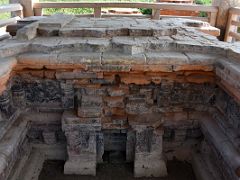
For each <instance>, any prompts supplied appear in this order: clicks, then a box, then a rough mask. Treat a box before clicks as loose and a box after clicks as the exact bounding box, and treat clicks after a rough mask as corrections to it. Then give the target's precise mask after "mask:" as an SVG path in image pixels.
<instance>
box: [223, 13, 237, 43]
mask: <svg viewBox="0 0 240 180" xmlns="http://www.w3.org/2000/svg"><path fill="white" fill-rule="evenodd" d="M237 17H238V16H237V15H234V14H233V13H231V12H230V13H229V15H228V22H227V27H226V32H225V36H224V41H226V42H232V39H233V38H232V36H230V33H231V32H235V31H236V28H237V27H236V26H233V25H232V21H236V20H237Z"/></svg>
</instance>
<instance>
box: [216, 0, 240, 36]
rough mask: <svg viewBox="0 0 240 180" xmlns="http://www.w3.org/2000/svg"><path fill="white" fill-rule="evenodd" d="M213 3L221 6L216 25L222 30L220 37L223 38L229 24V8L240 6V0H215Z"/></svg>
mask: <svg viewBox="0 0 240 180" xmlns="http://www.w3.org/2000/svg"><path fill="white" fill-rule="evenodd" d="M212 5H214V6H218V7H219V12H218V16H217V21H216V27H217V28H219V29H220V30H221V35H220V39H221V40H223V38H224V34H225V30H226V26H227V20H228V10H229V8H231V7H236V6H240V1H239V0H213V2H212Z"/></svg>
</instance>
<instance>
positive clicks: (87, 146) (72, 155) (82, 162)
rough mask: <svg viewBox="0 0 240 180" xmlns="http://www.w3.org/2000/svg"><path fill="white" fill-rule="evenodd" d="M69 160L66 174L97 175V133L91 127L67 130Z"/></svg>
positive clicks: (65, 169)
mask: <svg viewBox="0 0 240 180" xmlns="http://www.w3.org/2000/svg"><path fill="white" fill-rule="evenodd" d="M65 135H66V137H67V152H68V160H67V161H66V163H65V165H64V173H65V174H80V175H93V176H95V175H96V165H97V152H96V150H97V148H96V133H95V130H94V129H92V128H91V127H80V128H79V129H76V128H74V129H71V128H70V129H69V130H67V131H65Z"/></svg>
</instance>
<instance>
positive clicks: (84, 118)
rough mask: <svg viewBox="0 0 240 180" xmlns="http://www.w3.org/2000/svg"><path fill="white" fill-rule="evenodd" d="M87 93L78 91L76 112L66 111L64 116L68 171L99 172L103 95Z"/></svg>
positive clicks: (94, 173) (65, 167) (66, 168)
mask: <svg viewBox="0 0 240 180" xmlns="http://www.w3.org/2000/svg"><path fill="white" fill-rule="evenodd" d="M88 93H89V92H86V91H85V90H79V91H78V94H77V95H78V97H77V98H78V100H77V102H78V111H77V115H76V113H75V112H74V111H71V112H68V111H65V113H64V114H63V117H62V129H63V131H64V132H65V135H66V138H67V151H68V160H67V161H66V163H65V165H64V173H65V174H80V175H96V165H97V162H102V155H103V153H104V143H103V134H102V133H101V116H102V97H101V96H99V95H96V94H95V95H89V94H88ZM70 94H71V93H70Z"/></svg>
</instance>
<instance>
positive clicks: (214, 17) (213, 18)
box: [209, 12, 217, 27]
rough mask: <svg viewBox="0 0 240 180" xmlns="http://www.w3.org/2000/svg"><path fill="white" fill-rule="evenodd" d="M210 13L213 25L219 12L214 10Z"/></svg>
mask: <svg viewBox="0 0 240 180" xmlns="http://www.w3.org/2000/svg"><path fill="white" fill-rule="evenodd" d="M209 14H210V20H209V22H210V25H211V26H214V27H215V25H216V21H217V13H216V12H212V13H209Z"/></svg>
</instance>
